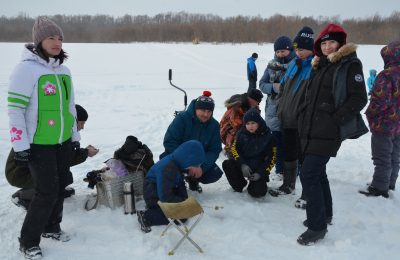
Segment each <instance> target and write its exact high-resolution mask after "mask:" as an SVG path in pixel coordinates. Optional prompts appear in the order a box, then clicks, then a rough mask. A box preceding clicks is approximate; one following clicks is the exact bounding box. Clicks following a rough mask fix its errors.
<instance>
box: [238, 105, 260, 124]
mask: <svg viewBox="0 0 400 260" xmlns="http://www.w3.org/2000/svg"><path fill="white" fill-rule="evenodd" d="M250 121H253V122H256V123H257V124H258V125H260V126H261V125H262V123H263V121H264V119H263V118H262V117H261V115H260V111H259V110H258V109H257V108H255V107H253V108H250V109H249V111H247V112H246V114H244V117H243V122H244V123H245V124H246V123H247V122H250Z"/></svg>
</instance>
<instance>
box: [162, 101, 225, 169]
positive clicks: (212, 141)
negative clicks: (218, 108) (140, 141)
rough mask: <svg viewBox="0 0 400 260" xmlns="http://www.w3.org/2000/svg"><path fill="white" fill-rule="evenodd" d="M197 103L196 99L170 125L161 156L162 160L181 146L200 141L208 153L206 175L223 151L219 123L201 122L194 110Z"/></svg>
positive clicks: (211, 119)
mask: <svg viewBox="0 0 400 260" xmlns="http://www.w3.org/2000/svg"><path fill="white" fill-rule="evenodd" d="M195 102H196V100H195V99H194V100H192V102H191V103H190V105H189V107H188V109H187V110H186V111H184V112H181V113H179V114H178V115H177V116H176V117H175V118H174V120H173V121H172V123H171V124H170V125H169V127H168V129H167V132H166V133H165V136H164V148H165V152H164V153H163V154H161V155H160V159H161V158H163V157H164V156H165V155H167V154H170V153H172V152H173V151H174V150H175V149H176V148H177V147H178V146H179V145H180V144H182V143H184V142H186V141H188V140H198V141H199V142H200V143H201V144H202V145H203V148H204V151H205V153H206V160H205V162H204V163H203V164H202V166H201V168H202V169H203V172H204V173H205V172H208V171H209V170H211V169H212V168H213V167H214V164H215V161H216V160H217V159H218V156H219V153H220V152H221V151H222V147H221V138H220V135H219V123H218V121H217V120H215V119H214V118H213V117H211V118H210V120H208V121H207V122H205V123H202V122H200V120H199V119H198V118H197V116H196V112H195V109H194V103H195Z"/></svg>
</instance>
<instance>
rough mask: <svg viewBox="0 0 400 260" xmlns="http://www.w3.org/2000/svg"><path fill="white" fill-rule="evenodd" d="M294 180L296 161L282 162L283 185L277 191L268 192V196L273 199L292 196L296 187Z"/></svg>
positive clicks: (295, 176)
mask: <svg viewBox="0 0 400 260" xmlns="http://www.w3.org/2000/svg"><path fill="white" fill-rule="evenodd" d="M296 178H297V160H295V161H291V162H283V184H282V185H281V186H280V187H279V188H278V189H277V190H270V191H269V194H271V196H273V197H277V196H279V195H286V194H292V193H293V191H294V189H295V186H296Z"/></svg>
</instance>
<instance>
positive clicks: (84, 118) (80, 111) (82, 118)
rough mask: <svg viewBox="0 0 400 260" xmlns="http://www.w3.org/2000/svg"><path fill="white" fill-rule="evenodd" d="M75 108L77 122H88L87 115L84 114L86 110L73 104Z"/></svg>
mask: <svg viewBox="0 0 400 260" xmlns="http://www.w3.org/2000/svg"><path fill="white" fill-rule="evenodd" d="M75 108H76V118H77V120H78V121H87V120H88V117H89V115H88V113H87V112H86V109H84V108H83V107H82V106H80V105H78V104H75Z"/></svg>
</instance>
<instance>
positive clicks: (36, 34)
mask: <svg viewBox="0 0 400 260" xmlns="http://www.w3.org/2000/svg"><path fill="white" fill-rule="evenodd" d="M53 35H58V36H60V37H61V38H64V34H63V31H62V30H61V28H60V27H59V26H58V25H57V24H56V23H55V22H53V21H52V20H50V19H48V18H46V17H38V18H37V19H36V21H35V24H34V25H33V28H32V40H33V43H34V44H35V45H36V46H37V45H39V43H41V42H42V41H43V40H44V39H46V38H47V37H50V36H53Z"/></svg>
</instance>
